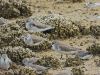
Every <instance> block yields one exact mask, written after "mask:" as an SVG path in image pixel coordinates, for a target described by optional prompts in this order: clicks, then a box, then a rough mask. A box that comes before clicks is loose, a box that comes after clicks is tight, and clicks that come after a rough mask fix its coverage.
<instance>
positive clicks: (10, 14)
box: [0, 2, 32, 19]
mask: <svg viewBox="0 0 100 75" xmlns="http://www.w3.org/2000/svg"><path fill="white" fill-rule="evenodd" d="M31 15H32V12H31V9H30V8H29V7H28V6H27V5H25V4H20V3H18V2H11V3H10V2H5V3H2V2H1V3H0V17H4V18H7V19H8V18H16V17H19V16H25V17H27V16H31Z"/></svg>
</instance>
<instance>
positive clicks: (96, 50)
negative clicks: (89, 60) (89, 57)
mask: <svg viewBox="0 0 100 75" xmlns="http://www.w3.org/2000/svg"><path fill="white" fill-rule="evenodd" d="M86 50H87V51H90V52H91V53H92V54H93V55H97V54H100V44H99V43H94V44H92V45H91V46H89V47H87V48H86Z"/></svg>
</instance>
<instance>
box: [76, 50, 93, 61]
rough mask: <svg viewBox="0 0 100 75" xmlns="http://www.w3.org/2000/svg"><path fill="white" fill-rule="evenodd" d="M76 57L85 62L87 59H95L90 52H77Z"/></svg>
mask: <svg viewBox="0 0 100 75" xmlns="http://www.w3.org/2000/svg"><path fill="white" fill-rule="evenodd" d="M75 56H76V57H79V58H80V59H83V60H85V59H91V58H92V57H93V54H92V53H91V52H90V51H85V50H82V51H78V52H75Z"/></svg>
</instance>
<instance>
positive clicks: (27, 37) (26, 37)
mask: <svg viewBox="0 0 100 75" xmlns="http://www.w3.org/2000/svg"><path fill="white" fill-rule="evenodd" d="M27 39H30V34H28V33H27V34H24V41H25V40H27Z"/></svg>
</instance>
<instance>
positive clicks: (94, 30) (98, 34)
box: [90, 25, 100, 36]
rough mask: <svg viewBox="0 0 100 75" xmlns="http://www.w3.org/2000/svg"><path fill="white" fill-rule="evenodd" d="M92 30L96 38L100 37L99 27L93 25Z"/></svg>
mask: <svg viewBox="0 0 100 75" xmlns="http://www.w3.org/2000/svg"><path fill="white" fill-rule="evenodd" d="M90 30H91V34H93V35H95V36H100V26H99V25H91V26H90Z"/></svg>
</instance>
